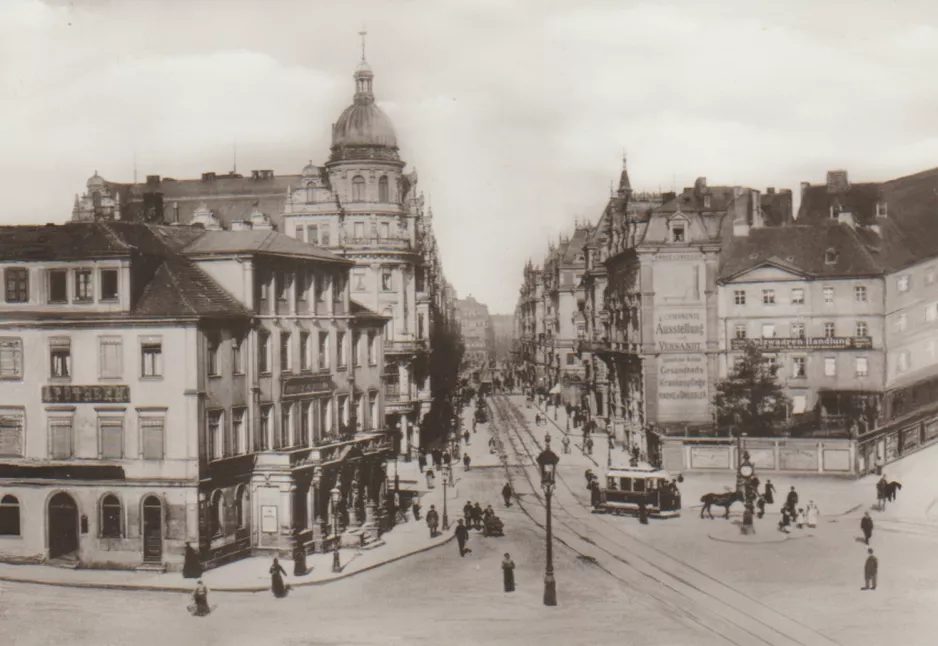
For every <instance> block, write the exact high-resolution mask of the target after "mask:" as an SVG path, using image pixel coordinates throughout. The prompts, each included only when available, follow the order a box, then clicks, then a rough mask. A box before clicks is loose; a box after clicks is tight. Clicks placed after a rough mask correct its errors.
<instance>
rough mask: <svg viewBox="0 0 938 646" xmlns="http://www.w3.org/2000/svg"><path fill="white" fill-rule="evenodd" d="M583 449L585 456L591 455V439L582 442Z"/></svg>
mask: <svg viewBox="0 0 938 646" xmlns="http://www.w3.org/2000/svg"><path fill="white" fill-rule="evenodd" d="M583 448H585V449H586V455H593V438H591V437H587V438H586V440H585V441H584V442H583Z"/></svg>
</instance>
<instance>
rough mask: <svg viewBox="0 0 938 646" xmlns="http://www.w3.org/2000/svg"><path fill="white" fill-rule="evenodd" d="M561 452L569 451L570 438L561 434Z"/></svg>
mask: <svg viewBox="0 0 938 646" xmlns="http://www.w3.org/2000/svg"><path fill="white" fill-rule="evenodd" d="M563 452H564V453H570V438H569V437H567V436H566V435H564V436H563Z"/></svg>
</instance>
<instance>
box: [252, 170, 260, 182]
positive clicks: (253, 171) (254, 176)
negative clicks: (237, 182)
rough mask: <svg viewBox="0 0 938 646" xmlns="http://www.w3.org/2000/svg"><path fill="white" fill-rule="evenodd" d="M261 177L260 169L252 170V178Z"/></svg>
mask: <svg viewBox="0 0 938 646" xmlns="http://www.w3.org/2000/svg"><path fill="white" fill-rule="evenodd" d="M260 178H261V172H260V171H259V170H252V171H251V179H255V180H256V179H260Z"/></svg>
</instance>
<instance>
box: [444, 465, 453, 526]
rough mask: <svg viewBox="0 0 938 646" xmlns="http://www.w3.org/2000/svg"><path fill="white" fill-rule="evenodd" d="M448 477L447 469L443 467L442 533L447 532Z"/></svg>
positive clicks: (448, 471)
mask: <svg viewBox="0 0 938 646" xmlns="http://www.w3.org/2000/svg"><path fill="white" fill-rule="evenodd" d="M451 477H452V476H451V475H450V470H449V467H443V531H444V532H445V531H447V530H449V515H448V514H447V512H446V487H447V486H448V485H449V480H450V478H451Z"/></svg>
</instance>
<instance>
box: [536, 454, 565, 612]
mask: <svg viewBox="0 0 938 646" xmlns="http://www.w3.org/2000/svg"><path fill="white" fill-rule="evenodd" d="M545 439H546V440H548V441H547V442H546V443H545V445H544V450H543V451H541V454H540V455H538V456H537V464H538V466H539V467H540V468H541V488H542V489H543V490H544V498H545V500H546V503H547V505H546V506H547V566H546V568H545V570H544V605H545V606H556V605H557V582H556V581H555V580H554V548H553V533H552V531H551V515H550V496H551V494H552V493H553V492H554V471H555V470H556V468H557V463H558V462H560V458H559V457H557V454H556V453H554V452H553V451H551V450H550V438H549V436H548V437H547V438H545Z"/></svg>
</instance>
